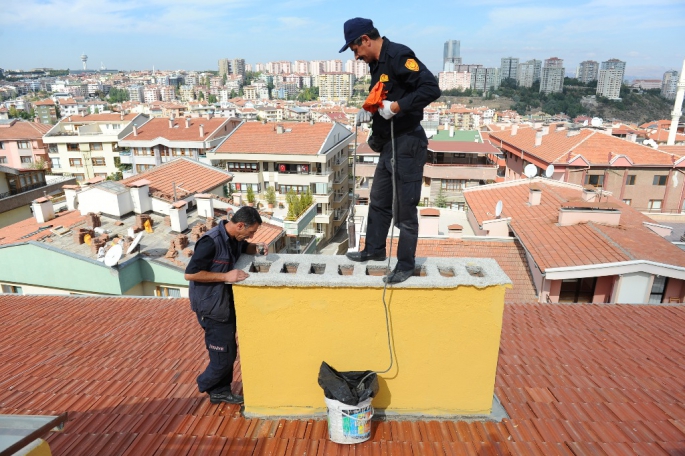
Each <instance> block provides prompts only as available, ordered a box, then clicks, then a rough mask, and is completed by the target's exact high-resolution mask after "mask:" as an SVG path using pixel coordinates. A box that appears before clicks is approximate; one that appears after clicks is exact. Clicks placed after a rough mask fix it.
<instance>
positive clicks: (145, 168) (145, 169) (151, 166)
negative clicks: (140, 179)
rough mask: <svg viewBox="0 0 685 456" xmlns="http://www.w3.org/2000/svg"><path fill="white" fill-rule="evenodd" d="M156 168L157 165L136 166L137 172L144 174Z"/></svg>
mask: <svg viewBox="0 0 685 456" xmlns="http://www.w3.org/2000/svg"><path fill="white" fill-rule="evenodd" d="M154 166H155V165H136V172H138V173H143V172H145V171H147V170H148V169H150V168H153V167H154Z"/></svg>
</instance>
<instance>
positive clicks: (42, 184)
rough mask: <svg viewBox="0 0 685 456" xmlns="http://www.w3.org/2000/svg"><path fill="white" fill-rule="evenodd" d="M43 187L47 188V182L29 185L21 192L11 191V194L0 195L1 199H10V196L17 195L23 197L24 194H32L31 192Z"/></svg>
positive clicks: (20, 190)
mask: <svg viewBox="0 0 685 456" xmlns="http://www.w3.org/2000/svg"><path fill="white" fill-rule="evenodd" d="M41 187H47V184H46V183H45V182H39V183H37V184H31V185H27V186H26V187H22V188H21V189H19V190H10V191H9V192H5V193H0V199H3V198H9V197H10V196H15V195H21V194H22V193H26V192H30V191H31V190H35V189H37V188H41Z"/></svg>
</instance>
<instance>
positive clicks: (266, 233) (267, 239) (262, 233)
mask: <svg viewBox="0 0 685 456" xmlns="http://www.w3.org/2000/svg"><path fill="white" fill-rule="evenodd" d="M262 220H263V221H262V224H261V225H259V228H258V229H257V232H256V233H255V234H254V236H253V237H252V239H250V242H263V243H265V244H266V245H269V244H271V243H272V242H273V241H275V240H276V239H278V238H279V237H281V236H282V235H283V233H284V231H283V228H281V227H280V226H277V225H272V224H271V223H267V222H266V221H264V219H262Z"/></svg>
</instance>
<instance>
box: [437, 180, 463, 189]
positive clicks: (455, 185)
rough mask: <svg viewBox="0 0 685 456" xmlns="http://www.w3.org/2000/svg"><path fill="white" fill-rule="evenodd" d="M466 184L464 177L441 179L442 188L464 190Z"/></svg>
mask: <svg viewBox="0 0 685 456" xmlns="http://www.w3.org/2000/svg"><path fill="white" fill-rule="evenodd" d="M465 185H466V181H465V180H463V179H442V180H441V181H440V188H441V189H442V190H462V189H463V188H464V186H465Z"/></svg>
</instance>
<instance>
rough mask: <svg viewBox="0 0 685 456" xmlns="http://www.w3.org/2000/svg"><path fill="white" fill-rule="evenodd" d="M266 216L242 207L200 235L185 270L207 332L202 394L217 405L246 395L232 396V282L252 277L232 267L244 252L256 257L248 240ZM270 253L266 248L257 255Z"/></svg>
mask: <svg viewBox="0 0 685 456" xmlns="http://www.w3.org/2000/svg"><path fill="white" fill-rule="evenodd" d="M261 224H262V218H261V217H260V216H259V212H257V210H256V209H255V208H253V207H248V206H246V207H242V208H240V209H238V211H237V212H236V213H235V214H234V215H233V217H231V219H230V221H228V220H222V221H221V222H219V224H218V225H217V226H215V227H214V228H212V229H211V230H209V231H208V232H207V233H205V235H204V236H202V237H201V238H200V239H199V240H198V241H197V244H196V245H195V252H194V253H193V257H192V258H191V259H190V262H189V263H188V267H187V268H186V271H185V279H186V280H189V281H190V307H191V309H192V310H193V312H195V313H196V315H197V321H198V322H199V323H200V326H202V329H204V331H205V346H206V348H207V351H208V352H209V365H208V366H207V368H206V369H205V371H204V372H203V373H202V374H200V376H199V377H198V378H197V386H198V389H199V390H200V392H201V393H208V394H209V400H210V401H211V402H212V403H213V404H217V403H219V402H228V403H231V404H240V403H242V402H243V397H242V396H240V395H238V394H233V393H232V392H231V382H232V381H233V364H234V362H235V359H236V356H237V351H238V346H237V344H236V340H235V332H236V318H235V306H234V304H233V288H232V287H231V284H232V283H236V282H240V281H242V280H245V279H246V278H247V277H249V274H247V273H245V272H244V271H242V270H240V269H234V268H235V264H236V262H237V261H238V258H239V257H240V254H241V253H248V254H252V255H254V254H256V253H257V244H252V243H250V242H248V241H247V240H248V239H250V238H251V237H252V236H253V235H254V234H255V232H256V231H257V229H258V228H259V226H260V225H261ZM259 253H260V254H264V255H266V254H268V250H266V249H265V250H264V251H263V252H259Z"/></svg>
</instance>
